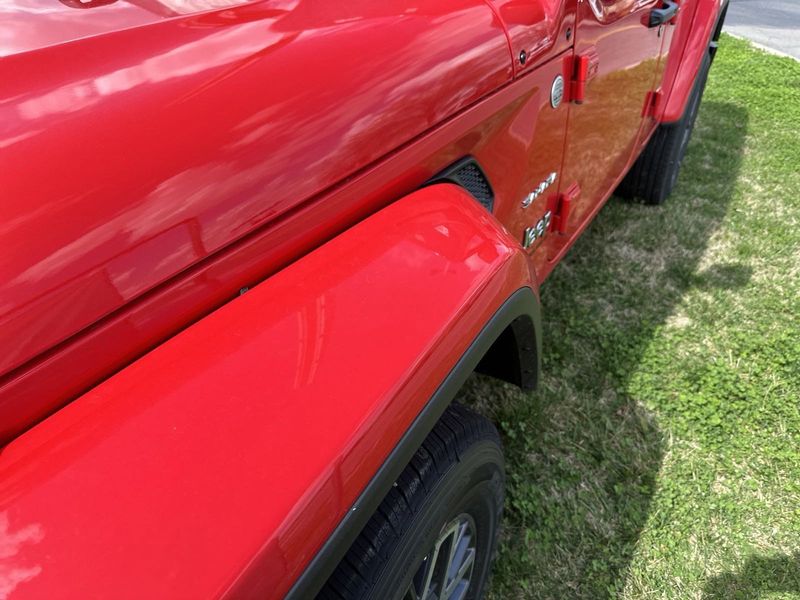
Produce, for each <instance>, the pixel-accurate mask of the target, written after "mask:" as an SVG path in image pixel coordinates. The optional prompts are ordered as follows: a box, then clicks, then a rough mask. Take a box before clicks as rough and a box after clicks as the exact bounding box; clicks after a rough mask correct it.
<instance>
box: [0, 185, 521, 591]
mask: <svg viewBox="0 0 800 600" xmlns="http://www.w3.org/2000/svg"><path fill="white" fill-rule="evenodd" d="M531 285H534V282H533V280H532V276H531V272H530V271H529V268H528V261H527V259H526V258H525V254H524V253H523V252H522V250H521V249H520V247H519V244H518V243H517V242H516V240H514V239H512V238H511V237H510V236H509V235H508V234H507V232H505V231H504V230H503V229H502V228H501V227H499V226H498V224H497V222H496V221H495V220H494V219H492V218H491V217H490V216H489V215H488V214H486V213H485V211H484V210H483V209H482V208H481V207H480V206H479V205H478V204H477V203H476V202H475V201H474V200H472V199H471V198H470V197H469V195H468V194H467V193H466V192H464V191H463V190H461V189H459V188H457V187H455V186H450V185H444V186H435V187H431V188H426V189H425V190H422V191H420V192H417V193H415V194H413V195H411V196H410V197H408V198H406V199H404V200H401V201H399V202H397V203H395V204H393V205H392V206H390V207H388V208H386V209H384V210H383V211H381V212H379V213H377V214H375V215H374V216H373V217H371V218H369V219H367V220H366V221H365V222H363V223H361V224H359V225H358V226H356V227H355V228H353V229H351V230H349V231H347V232H346V233H345V234H343V235H342V236H339V237H337V238H336V239H335V240H333V241H331V242H329V243H328V244H326V245H324V246H323V247H321V248H319V249H318V250H316V251H315V252H313V253H311V254H310V255H308V256H307V257H304V258H303V259H301V260H300V261H298V262H296V263H295V264H293V265H292V266H290V267H288V268H287V269H285V270H283V271H281V272H280V273H278V274H277V275H275V276H274V277H271V278H270V279H269V280H267V281H266V282H264V283H263V284H261V285H259V286H257V287H256V288H254V289H253V290H252V291H250V292H248V293H247V294H245V295H244V296H242V297H241V298H238V299H236V300H234V301H233V302H231V303H229V304H227V305H226V306H224V307H223V308H221V309H220V310H218V311H217V312H215V313H213V314H212V315H210V316H209V317H207V318H206V319H203V320H202V321H201V322H199V323H197V324H196V325H194V326H192V327H190V328H189V329H187V330H186V331H184V332H182V333H181V334H179V335H178V336H176V337H175V338H173V339H172V340H170V341H169V342H167V343H165V344H163V345H162V346H160V347H159V348H157V349H156V350H154V351H153V352H151V353H149V354H148V355H147V356H146V357H144V358H142V359H141V360H139V361H137V362H135V363H134V364H132V365H131V366H130V367H128V368H126V369H125V370H123V371H122V372H120V373H119V374H117V375H116V376H114V377H113V378H111V379H109V380H108V381H106V382H105V383H103V384H101V385H100V386H98V387H97V388H95V389H94V390H92V391H91V392H90V393H88V394H86V395H84V396H83V397H82V398H80V399H79V400H77V401H75V402H73V403H72V404H70V405H69V406H67V407H65V408H64V409H63V410H61V411H59V412H58V413H56V414H55V415H53V416H52V417H51V418H49V419H47V420H46V421H44V422H43V423H41V424H39V425H38V426H37V427H35V428H34V429H32V430H31V431H29V432H28V433H26V434H25V435H24V436H22V437H20V438H18V439H17V440H15V441H14V442H12V443H11V444H9V445H8V446H7V447H6V448H5V449H4V451H3V453H2V456H0V473H1V474H2V475H1V476H0V482H1V483H0V514H3V515H4V516H5V519H6V523H3V524H2V525H3V526H4V527H5V531H4V532H3V534H4V535H5V536H7V537H6V539H8V540H14V542H13V543H7V544H6V546H7V548H6V550H7V551H6V553H5V556H4V557H3V562H2V568H3V574H4V576H5V577H6V581H8V576H9V575H8V574H9V573H16V575H15V577H17V580H16V581H14V585H12V586H11V588H12V592H11V593H10V596H9V597H10V598H12V599H14V598H16V599H21V598H55V597H62V598H95V597H104V598H108V597H113V598H201V597H208V596H216V595H218V594H222V593H223V592H225V591H226V590H230V591H231V592H232V593H233V594H234V595H239V593H241V594H242V595H243V596H246V597H260V598H279V597H281V596H282V594H283V593H285V592H286V590H287V588H288V585H290V583H291V581H292V580H293V579H294V577H296V576H297V574H298V573H299V572H300V570H301V569H302V567H303V566H304V565H305V563H306V562H307V561H308V560H309V559H310V558H311V556H312V555H313V552H315V551H316V549H317V548H318V547H319V546H320V544H321V543H322V542H323V541H324V540H325V538H326V537H327V535H328V534H329V532H330V531H331V530H332V529H333V527H334V526H335V525H336V524H337V523H338V521H339V520H340V519H341V517H342V516H343V514H344V512H345V511H347V510H348V509H349V507H350V506H351V505H352V503H353V501H354V500H355V498H356V496H357V495H358V493H359V492H360V491H361V489H362V488H363V487H364V485H365V484H366V483H367V481H368V480H369V479H370V477H371V476H372V474H373V473H374V472H375V470H376V469H377V468H378V466H379V465H380V464H381V463H382V461H383V460H384V458H385V457H386V456H387V454H388V453H389V451H390V450H391V449H392V448H393V447H394V445H395V444H396V442H397V440H398V439H399V438H400V436H401V435H402V434H403V433H404V431H405V430H406V428H407V427H408V425H409V423H410V422H411V421H412V420H413V418H414V417H415V416H416V415H417V413H418V412H419V411H420V409H421V408H422V406H423V405H424V403H425V402H426V401H427V399H428V398H429V397H430V396H431V395H432V394H433V392H434V391H435V390H436V388H437V387H438V385H439V383H440V382H441V380H442V379H443V377H444V376H445V375H446V374H447V373H448V372H449V370H450V369H451V368H452V367H453V365H454V364H455V362H456V361H457V360H458V358H459V357H460V356H461V354H462V353H463V352H464V350H465V349H466V346H467V345H468V343H469V341H471V340H472V339H473V337H474V336H475V335H476V334H477V332H478V331H479V329H480V327H481V325H482V323H484V322H485V321H486V320H487V319H488V318H489V317H490V316H491V315H492V314H493V312H494V311H496V310H497V309H498V308H499V306H500V305H501V304H502V302H503V301H504V300H505V299H506V298H508V297H509V296H510V295H511V294H512V293H513V292H514V291H516V290H517V289H519V288H520V287H524V286H531ZM409 315H414V318H413V319H411V320H409V319H408V316H409ZM100 513H102V514H100ZM254 557H255V558H254ZM87 560H88V561H90V563H91V568H89V569H87V568H86V566H87ZM134 574H135V575H134ZM240 578H241V579H240ZM237 581H238V583H237ZM123 582H124V584H123Z"/></svg>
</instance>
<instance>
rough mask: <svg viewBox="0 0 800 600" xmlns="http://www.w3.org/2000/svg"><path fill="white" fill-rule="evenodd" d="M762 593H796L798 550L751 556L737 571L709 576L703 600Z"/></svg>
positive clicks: (735, 599) (739, 599)
mask: <svg viewBox="0 0 800 600" xmlns="http://www.w3.org/2000/svg"><path fill="white" fill-rule="evenodd" d="M764 594H787V595H792V596H793V597H796V596H797V595H800V554H795V555H794V556H777V557H774V556H769V557H768V556H753V557H751V558H749V559H748V560H747V562H746V563H745V565H744V568H743V569H742V570H741V571H740V572H738V573H730V572H728V573H723V574H722V575H719V576H717V577H714V578H713V579H711V580H710V581H709V582H708V583H707V584H706V586H705V589H704V590H703V600H750V599H751V598H760V597H762V595H764Z"/></svg>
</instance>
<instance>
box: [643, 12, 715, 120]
mask: <svg viewBox="0 0 800 600" xmlns="http://www.w3.org/2000/svg"><path fill="white" fill-rule="evenodd" d="M722 6H723V3H722V0H682V1H681V8H680V12H679V15H678V19H677V23H676V26H675V32H674V37H675V40H674V42H673V43H672V52H671V53H670V58H669V60H668V61H667V64H666V67H665V70H666V72H665V74H664V96H665V98H664V104H663V107H662V109H661V111H659V114H658V115H657V116H658V119H659V120H660V121H661V122H664V123H672V122H675V121H677V120H679V119H680V118H681V116H682V115H683V112H684V109H685V107H686V102H687V100H688V98H689V95H690V93H691V91H692V85H693V84H694V78H695V76H696V75H697V71H698V69H699V68H700V64H701V62H702V60H703V56H704V55H705V54H706V53H707V52H708V42H709V40H710V39H711V36H712V35H713V33H714V26H715V25H716V23H717V18H718V17H719V15H720V11H721V10H722Z"/></svg>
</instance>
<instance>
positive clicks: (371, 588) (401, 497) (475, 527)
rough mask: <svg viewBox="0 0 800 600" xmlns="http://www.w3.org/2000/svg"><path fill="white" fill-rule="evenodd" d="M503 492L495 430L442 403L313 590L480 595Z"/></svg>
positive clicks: (345, 595)
mask: <svg viewBox="0 0 800 600" xmlns="http://www.w3.org/2000/svg"><path fill="white" fill-rule="evenodd" d="M503 495H504V469H503V453H502V448H501V445H500V438H499V436H498V434H497V430H496V429H495V428H494V426H493V425H492V423H491V422H489V421H488V420H486V419H485V418H483V417H481V416H480V415H478V414H476V413H474V412H472V411H471V410H469V409H467V408H465V407H464V406H461V405H459V404H454V405H452V406H450V407H449V408H448V409H447V411H446V412H445V413H444V415H442V418H441V419H440V420H439V422H438V423H437V424H436V426H435V427H434V429H433V431H431V433H430V434H429V435H428V437H427V438H426V439H425V441H424V442H423V444H422V446H421V447H420V449H419V450H418V451H417V453H416V454H415V455H414V457H413V458H412V460H411V462H410V463H409V465H408V466H407V467H406V469H405V470H404V471H403V473H402V474H401V475H400V477H399V478H398V480H397V482H396V483H395V485H394V487H393V488H392V490H391V491H390V492H389V494H388V495H387V496H386V498H384V500H383V502H382V503H381V505H380V506H379V507H378V510H377V511H376V513H375V514H374V515H373V516H372V518H371V519H370V521H369V522H368V523H367V525H366V527H365V528H364V531H362V532H361V534H360V535H359V537H358V538H357V539H356V541H355V542H354V543H353V546H352V547H351V548H350V549H349V550H348V552H347V554H346V555H345V557H344V560H343V561H342V562H341V563H340V564H339V566H338V567H337V568H336V571H334V573H333V575H331V577H330V579H329V580H328V582H327V583H326V584H325V587H324V588H323V589H322V591H321V592H320V594H319V598H324V599H328V598H330V599H336V600H342V599H347V600H350V599H354V600H355V599H359V600H360V599H366V598H374V599H380V600H384V599H396V600H405V599H409V600H412V599H413V600H430V599H431V598H438V599H439V600H445V599H448V600H477V599H479V598H482V597H483V593H484V590H485V587H486V583H487V581H488V577H489V572H490V567H491V562H492V559H493V556H494V553H495V549H496V547H497V538H498V533H499V525H500V519H501V514H502V509H503ZM443 592H444V593H443Z"/></svg>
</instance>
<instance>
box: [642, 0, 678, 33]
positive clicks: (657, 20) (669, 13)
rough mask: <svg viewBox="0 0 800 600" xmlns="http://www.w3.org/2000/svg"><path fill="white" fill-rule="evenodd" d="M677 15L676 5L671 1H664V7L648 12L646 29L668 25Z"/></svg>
mask: <svg viewBox="0 0 800 600" xmlns="http://www.w3.org/2000/svg"><path fill="white" fill-rule="evenodd" d="M677 14H678V3H677V2H672V0H664V6H662V7H661V8H654V9H653V10H651V11H650V21H649V22H648V23H647V26H648V27H658V26H659V25H663V24H664V23H668V22H669V21H671V20H672V18H673V17H674V16H675V15H677Z"/></svg>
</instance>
